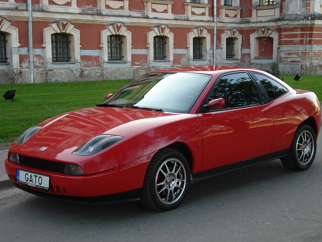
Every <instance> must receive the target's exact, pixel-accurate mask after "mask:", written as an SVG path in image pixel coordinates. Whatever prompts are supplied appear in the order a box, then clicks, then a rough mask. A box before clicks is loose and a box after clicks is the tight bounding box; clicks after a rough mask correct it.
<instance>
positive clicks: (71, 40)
mask: <svg viewBox="0 0 322 242" xmlns="http://www.w3.org/2000/svg"><path fill="white" fill-rule="evenodd" d="M43 47H44V48H45V56H46V61H47V63H48V64H49V63H55V62H56V63H57V62H71V64H75V63H79V62H80V31H79V30H78V29H76V28H74V25H72V24H71V23H70V22H69V21H67V20H57V21H56V22H55V23H53V24H51V26H50V27H48V28H45V29H44V43H43ZM59 68H60V67H59Z"/></svg>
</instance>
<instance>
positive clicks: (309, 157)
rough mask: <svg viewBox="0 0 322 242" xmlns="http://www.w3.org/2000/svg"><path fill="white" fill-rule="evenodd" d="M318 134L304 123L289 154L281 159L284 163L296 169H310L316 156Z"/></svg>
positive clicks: (291, 168)
mask: <svg viewBox="0 0 322 242" xmlns="http://www.w3.org/2000/svg"><path fill="white" fill-rule="evenodd" d="M315 153H316V136H315V132H314V130H313V129H312V127H311V126H309V125H302V126H300V127H299V129H298V130H297V132H296V134H295V137H294V140H293V143H292V146H291V149H290V151H289V153H288V155H287V156H286V157H285V158H283V159H281V160H282V164H283V165H284V166H285V167H286V168H288V169H290V170H295V171H302V170H306V169H308V168H309V167H310V166H311V165H312V163H313V161H314V158H315Z"/></svg>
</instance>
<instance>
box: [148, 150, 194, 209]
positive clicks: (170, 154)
mask: <svg viewBox="0 0 322 242" xmlns="http://www.w3.org/2000/svg"><path fill="white" fill-rule="evenodd" d="M170 158H175V159H178V160H180V162H181V163H182V165H183V166H184V168H185V173H186V184H185V189H184V191H183V193H182V195H181V197H180V198H179V199H178V200H177V201H176V202H174V203H172V204H166V203H163V202H162V201H160V199H159V197H158V195H157V194H156V189H155V178H156V175H157V172H158V169H159V168H160V166H161V165H162V164H163V162H164V161H166V160H167V159H170ZM150 166H151V167H152V170H151V172H152V176H151V178H152V179H153V180H152V181H148V182H149V192H150V195H151V198H152V200H153V202H154V204H155V206H157V207H158V208H159V209H161V210H171V209H174V208H176V207H178V206H179V205H180V204H181V203H182V201H183V200H184V198H185V196H186V194H187V191H188V189H189V184H190V174H191V173H190V167H189V165H188V162H187V159H186V158H185V157H184V156H183V155H182V154H181V153H180V152H178V151H176V150H173V149H164V150H162V151H161V152H159V153H157V155H156V156H155V157H154V158H153V159H152V161H151V163H150Z"/></svg>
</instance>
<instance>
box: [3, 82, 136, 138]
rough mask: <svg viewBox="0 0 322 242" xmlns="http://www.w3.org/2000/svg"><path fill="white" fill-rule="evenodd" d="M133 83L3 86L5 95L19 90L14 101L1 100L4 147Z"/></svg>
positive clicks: (64, 83)
mask: <svg viewBox="0 0 322 242" xmlns="http://www.w3.org/2000/svg"><path fill="white" fill-rule="evenodd" d="M129 81H131V80H118V81H90V82H56V83H36V84H0V93H1V98H2V95H3V94H4V93H5V92H6V91H7V90H9V89H15V90H16V96H15V97H14V101H13V102H12V101H6V102H5V101H4V99H3V98H2V100H0V115H1V118H0V143H7V142H12V141H14V139H16V138H17V137H18V136H19V135H20V134H21V133H22V132H23V131H24V130H26V129H27V128H29V127H31V126H33V125H36V124H38V123H40V122H41V121H43V120H45V119H47V118H50V117H53V116H55V115H58V114H61V113H65V112H68V111H72V110H76V109H80V108H85V107H90V106H95V105H96V104H98V103H101V102H102V101H103V100H104V97H105V95H106V94H107V93H109V92H115V91H116V90H118V89H119V88H120V87H122V86H124V85H125V84H127V83H129Z"/></svg>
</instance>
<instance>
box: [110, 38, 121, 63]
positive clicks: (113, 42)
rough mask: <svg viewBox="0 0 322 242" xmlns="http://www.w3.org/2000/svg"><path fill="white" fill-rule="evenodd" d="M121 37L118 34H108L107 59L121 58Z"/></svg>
mask: <svg viewBox="0 0 322 242" xmlns="http://www.w3.org/2000/svg"><path fill="white" fill-rule="evenodd" d="M122 44H123V42H122V39H121V36H120V35H110V36H108V59H109V60H122V59H123V56H122Z"/></svg>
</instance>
